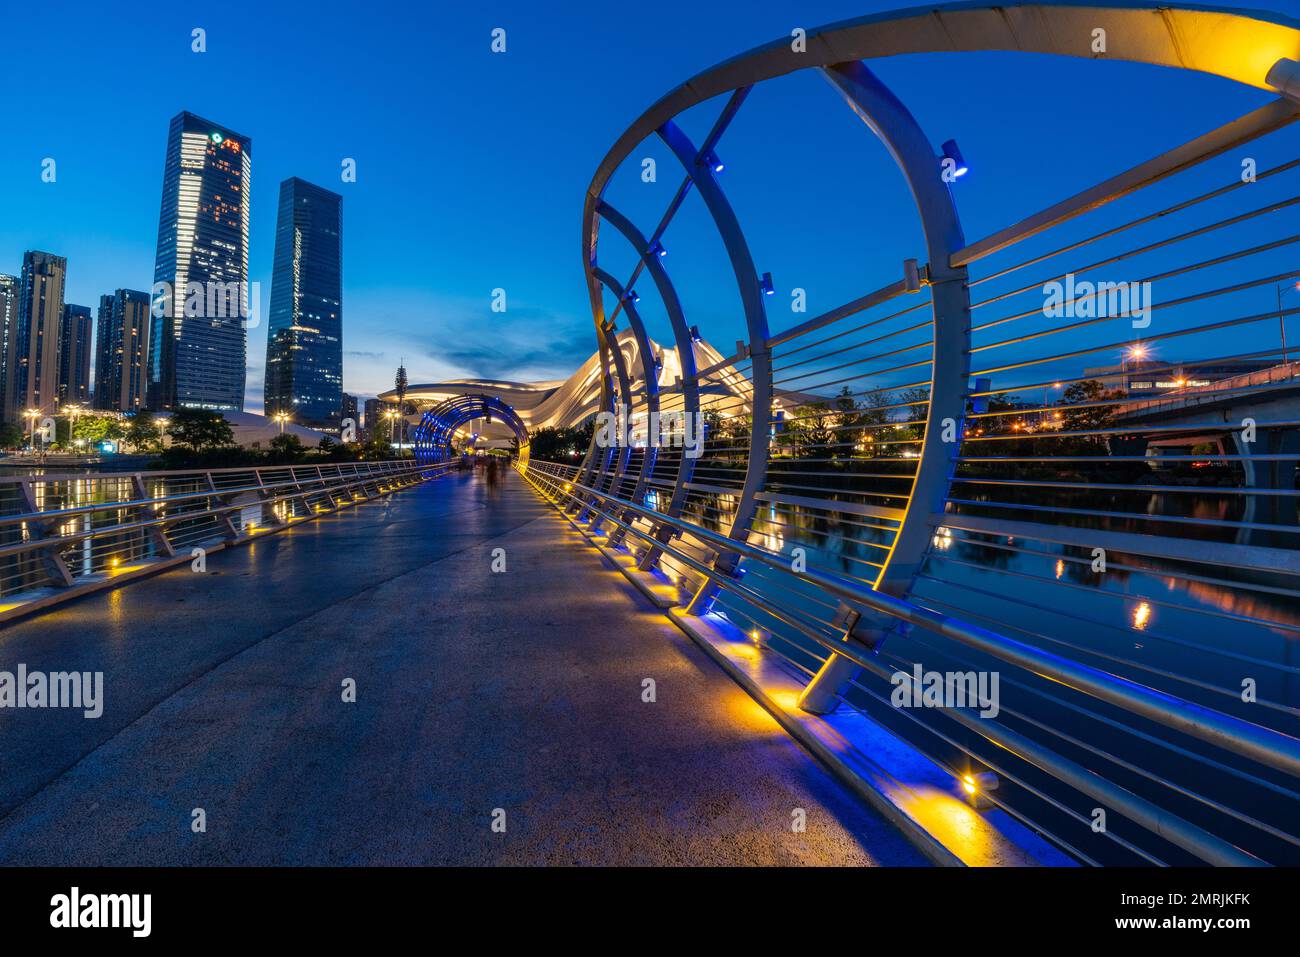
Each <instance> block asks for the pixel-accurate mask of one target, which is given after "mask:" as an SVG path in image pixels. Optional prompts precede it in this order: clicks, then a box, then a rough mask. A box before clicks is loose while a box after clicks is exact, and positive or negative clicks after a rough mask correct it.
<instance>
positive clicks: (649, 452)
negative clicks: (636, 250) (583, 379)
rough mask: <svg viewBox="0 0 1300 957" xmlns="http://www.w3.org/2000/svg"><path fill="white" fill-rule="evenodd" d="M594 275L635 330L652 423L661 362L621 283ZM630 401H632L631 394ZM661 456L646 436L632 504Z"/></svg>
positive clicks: (613, 536)
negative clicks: (615, 301)
mask: <svg viewBox="0 0 1300 957" xmlns="http://www.w3.org/2000/svg"><path fill="white" fill-rule="evenodd" d="M595 272H596V278H597V279H599V280H600V281H601V282H603V283H604V284H605V285H606V286H608V287H609V290H610V292H612V293H613V294H614V296H615V297H616V298H617V299H618V301H619V302H621V303H623V304H624V306H625V307H626V311H627V321H628V325H629V326H630V327H631V329H632V335H633V336H634V337H635V338H636V349H637V352H638V353H639V354H640V356H641V383H642V390H643V391H644V393H645V411H646V416H647V419H648V421H649V422H651V423H653V422H654V421H656V420H657V417H658V415H659V363H658V360H656V359H655V355H654V351H653V350H652V349H651V347H650V337H649V335H647V334H646V331H645V323H644V322H642V321H641V314H640V313H639V312H638V311H637V309H636V306H635V305H634V304H633V303H632V302H631V301H630V300H628V299H627V298H626V296H627V290H625V289H624V288H623V287H622V286H621V285H619V282H618V280H617V279H615V278H614V277H613V276H611V275H610V274H609V273H607V272H605V270H603V269H601V268H600V267H599V266H598V267H596V270H595ZM628 398H629V399H630V394H629V396H628ZM627 408H628V416H629V422H630V418H631V412H632V404H631V402H630V401H629V402H628V403H627ZM658 453H659V446H658V444H657V443H655V442H654V441H652V440H651V437H650V436H649V435H647V441H646V446H645V452H644V454H643V455H642V456H641V469H640V471H639V472H638V473H637V479H636V486H635V488H633V489H632V496H631V499H632V501H634V502H641V501H644V499H645V490H646V485H647V484H648V483H649V481H650V476H651V475H652V474H653V473H654V467H655V461H656V460H657V458H658ZM624 534H625V532H624V530H623V529H621V528H616V529H614V531H613V532H611V533H610V537H609V544H610V545H611V546H612V545H617V544H618V543H619V542H620V541H622V540H623V536H624Z"/></svg>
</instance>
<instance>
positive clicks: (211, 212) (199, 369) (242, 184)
mask: <svg viewBox="0 0 1300 957" xmlns="http://www.w3.org/2000/svg"><path fill="white" fill-rule="evenodd" d="M251 152H252V141H251V140H250V139H249V138H248V137H247V136H242V135H240V134H239V133H235V132H233V131H232V130H229V129H227V128H226V127H223V126H219V125H217V124H216V123H212V122H210V121H208V120H205V119H203V118H202V117H199V116H195V115H194V114H193V113H179V114H177V115H176V116H175V117H173V118H172V121H171V128H170V130H169V131H168V134H167V159H166V164H165V166H164V169H163V192H162V211H161V213H160V215H159V219H158V253H157V258H156V259H155V263H154V288H153V297H152V298H153V316H152V325H151V329H150V342H149V347H148V355H149V364H148V389H147V393H148V399H147V401H148V403H149V406H150V407H151V408H154V409H173V408H182V407H185V408H203V409H216V410H241V409H243V407H244V375H245V369H246V366H247V355H248V330H247V323H246V321H247V319H248V317H249V316H250V307H251V305H252V300H251V290H250V289H249V286H248V210H249V205H248V196H249V186H250V184H251V180H252V157H251Z"/></svg>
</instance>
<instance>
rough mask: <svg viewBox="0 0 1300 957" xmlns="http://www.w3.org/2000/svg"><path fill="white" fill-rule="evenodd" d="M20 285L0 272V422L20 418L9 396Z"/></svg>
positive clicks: (15, 357)
mask: <svg viewBox="0 0 1300 957" xmlns="http://www.w3.org/2000/svg"><path fill="white" fill-rule="evenodd" d="M20 285H21V283H20V281H19V279H18V277H17V276H6V275H3V274H0V422H11V423H17V422H18V421H19V419H20V418H21V414H20V413H19V412H18V411H17V410H16V409H15V408H14V403H13V400H12V397H11V396H10V391H11V390H12V388H13V385H14V363H15V360H16V359H17V356H18V349H17V346H16V344H17V341H18V303H19V299H20V296H19V286H20Z"/></svg>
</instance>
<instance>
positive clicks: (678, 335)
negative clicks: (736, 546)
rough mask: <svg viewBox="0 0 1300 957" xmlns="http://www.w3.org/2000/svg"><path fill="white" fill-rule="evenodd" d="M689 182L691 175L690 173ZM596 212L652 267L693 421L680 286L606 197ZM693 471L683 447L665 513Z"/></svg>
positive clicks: (659, 536)
mask: <svg viewBox="0 0 1300 957" xmlns="http://www.w3.org/2000/svg"><path fill="white" fill-rule="evenodd" d="M687 182H690V177H687ZM596 212H597V213H599V214H600V216H601V218H602V219H604V220H605V221H606V222H608V223H609V224H610V225H611V226H613V227H614V228H615V229H617V230H618V231H619V232H620V233H622V234H623V236H624V238H625V239H627V241H628V242H629V243H630V244H631V245H632V248H633V249H635V250H636V254H637V256H638V257H639V258H640V261H641V262H643V263H645V266H646V269H647V270H649V272H650V278H651V279H653V280H654V283H655V288H656V289H658V290H659V298H660V299H661V300H662V301H663V304H664V309H665V311H666V312H667V313H668V322H669V325H671V326H672V330H673V342H674V343H675V344H676V346H677V361H678V364H679V365H680V367H681V370H682V382H681V388H682V412H683V414H684V415H686V416H687V417H688V418H689V419H690V420H691V421H698V420H699V415H700V381H699V376H698V374H697V370H696V364H695V340H694V339H693V338H692V336H691V330H690V327H689V326H688V325H687V324H686V315H685V313H684V312H683V311H682V303H681V300H680V299H679V298H678V296H677V289H676V288H675V287H674V286H673V282H672V279H671V278H669V275H668V270H667V269H666V268H665V267H664V264H663V261H662V259H661V258H660V257H659V256H658V255H656V254H655V253H654V252H653V251H652V250H653V246H654V243H653V242H651V241H650V240H647V239H646V238H645V236H643V235H642V234H641V231H640V230H639V229H637V228H636V226H634V225H633V224H632V222H631V221H630V220H629V219H628V218H627V217H626V216H624V215H623V214H622V213H620V212H619V211H618V210H617V209H615V208H614V207H613V206H611V205H610V204H609V203H607V202H605V201H603V200H602V201H601V202H600V204H599V205H598V206H597V207H596ZM694 474H695V459H693V458H691V457H690V456H688V455H686V454H685V450H683V454H682V456H681V459H680V461H679V462H678V465H677V478H676V480H675V481H674V482H673V493H672V496H671V497H670V498H669V501H668V504H667V506H666V507H665V508H664V509H662V511H663V512H664V514H665V515H668V516H671V517H676V516H678V515H680V514H681V513H682V508H683V507H684V506H685V504H686V483H687V482H689V481H690V480H691V476H692V475H694ZM636 501H637V502H638V504H639V503H640V501H641V500H640V499H637V500H636ZM672 536H673V530H672V529H671V528H670V527H669V526H667V525H665V524H662V523H661V524H660V525H659V526H658V527H657V528H656V530H655V533H654V538H655V540H656V541H659V542H667V541H668V540H669V539H670V538H672ZM661 554H662V552H661V550H660V549H658V548H656V547H654V546H651V547H650V548H649V549H647V550H646V553H645V554H644V555H642V556H641V561H640V563H639V567H640V568H642V569H643V570H645V569H650V568H652V567H653V566H654V565H655V564H656V563H657V562H658V560H659V556H660V555H661Z"/></svg>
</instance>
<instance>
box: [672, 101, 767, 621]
mask: <svg viewBox="0 0 1300 957" xmlns="http://www.w3.org/2000/svg"><path fill="white" fill-rule="evenodd" d="M658 133H659V136H660V138H661V139H662V140H663V141H664V143H666V144H667V146H668V148H669V149H670V150H672V151H673V155H674V156H676V157H677V161H678V162H679V163H681V164H682V166H683V168H685V170H686V174H687V175H688V176H690V178H691V181H692V182H694V184H695V189H696V190H697V191H698V192H699V194H700V199H702V200H703V201H704V205H705V207H706V208H707V209H708V211H709V215H710V216H711V217H712V218H713V224H714V226H715V227H716V228H717V230H718V235H719V236H720V237H721V239H722V245H723V247H724V248H725V249H726V251H727V258H728V260H730V262H731V269H732V272H733V273H734V274H735V276H736V286H737V288H738V290H739V293H740V305H741V308H742V310H743V311H744V314H745V327H746V329H747V331H748V332H749V345H748V349H749V359H750V388H751V390H752V391H751V395H750V399H751V413H752V414H751V416H750V419H751V426H750V430H749V458H748V461H747V462H746V463H745V483H744V485H743V486H742V487H741V491H740V498H739V501H738V502H737V503H736V514H735V517H734V518H733V519H732V522H731V528H730V530H729V531H728V533H727V536H728V537H729V538H732V539H735V540H737V541H743V540H744V539H745V538H747V537H748V535H749V526H750V523H751V521H752V520H753V517H754V506H755V503H756V501H757V499H756V496H757V495H758V492H759V490H760V489H761V488H762V487H763V482H764V480H765V479H766V477H767V453H768V446H769V444H770V430H769V426H770V420H771V417H772V360H771V354H770V353H769V351H768V347H767V338H768V336H767V310H766V309H765V308H764V305H763V290H762V288H761V287H760V285H759V276H758V271H757V270H756V269H755V268H754V257H753V256H752V255H750V252H749V243H748V242H746V241H745V234H744V232H743V231H742V230H741V228H740V221H739V220H738V219H737V218H736V213H735V211H734V210H733V209H732V208H731V203H730V202H729V201H728V200H727V196H726V194H725V193H724V192H723V191H722V187H721V186H720V185H719V184H718V180H717V176H716V175H715V173H714V171H713V170H712V169H711V168H710V167H709V165H708V164H707V163H704V162H702V157H703V154H702V153H701V152H700V151H699V150H697V149H696V148H695V146H694V145H693V144H692V143H691V141H690V138H689V137H688V136H687V135H686V134H685V133H684V132H682V130H681V128H680V127H678V126H677V124H675V123H673V122H672V121H671V120H670V121H669V122H667V123H665V124H664V125H663V126H661V127H659V130H658ZM717 561H718V563H719V564H718V565H717V566H716V567H717V568H718V570H719V571H722V572H726V573H730V572H732V571H734V570H735V566H736V559H735V557H734V554H733V553H730V552H727V553H724V554H721V555H719V556H718V559H717ZM716 593H717V585H716V584H714V583H713V582H711V581H707V580H706V581H705V582H704V583H703V584H701V586H700V589H699V591H697V592H696V593H695V597H694V598H692V599H691V602H690V605H689V606H688V607H687V611H695V610H698V609H700V608H702V607H703V606H704V605H705V604H707V602H708V600H709V599H710V598H712V597H713V595H715V594H716Z"/></svg>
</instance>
